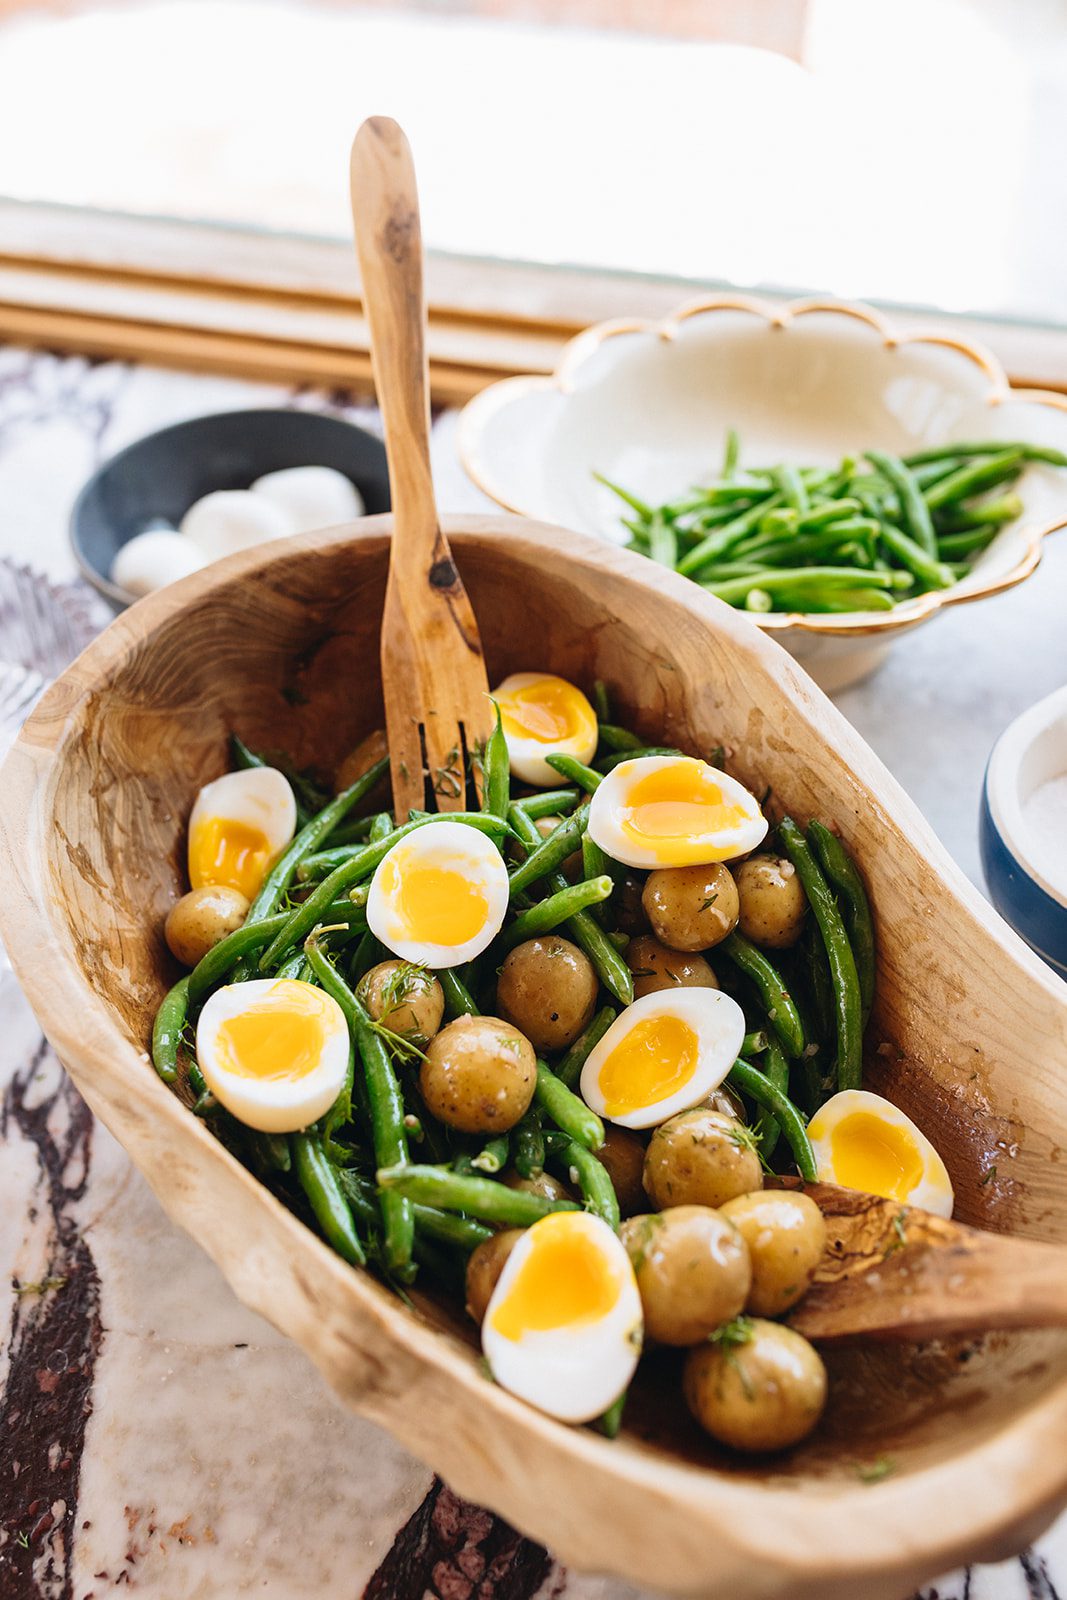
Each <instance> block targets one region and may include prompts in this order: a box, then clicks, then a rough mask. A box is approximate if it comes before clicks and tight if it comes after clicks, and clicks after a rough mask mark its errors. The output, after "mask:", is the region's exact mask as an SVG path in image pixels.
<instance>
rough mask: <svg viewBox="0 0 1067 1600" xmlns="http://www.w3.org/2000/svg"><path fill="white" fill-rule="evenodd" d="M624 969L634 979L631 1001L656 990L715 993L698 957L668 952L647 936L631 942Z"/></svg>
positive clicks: (715, 980) (716, 984)
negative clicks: (626, 968)
mask: <svg viewBox="0 0 1067 1600" xmlns="http://www.w3.org/2000/svg"><path fill="white" fill-rule="evenodd" d="M626 965H627V966H628V967H629V969H630V971H631V972H632V973H633V975H634V999H635V1000H640V998H641V996H642V995H643V994H654V993H655V992H656V991H657V990H659V989H717V988H718V987H719V980H718V978H716V976H715V974H714V972H712V970H711V968H710V967H709V966H708V963H707V962H706V961H705V960H704V957H703V956H701V955H696V954H694V953H693V952H691V951H685V950H668V948H667V946H666V945H665V944H660V942H659V940H658V939H656V938H654V937H653V935H652V934H651V933H642V934H639V935H638V936H637V938H636V939H631V940H630V943H629V944H628V945H627V947H626Z"/></svg>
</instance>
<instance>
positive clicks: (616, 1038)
mask: <svg viewBox="0 0 1067 1600" xmlns="http://www.w3.org/2000/svg"><path fill="white" fill-rule="evenodd" d="M653 1017H677V1018H678V1019H679V1020H680V1021H681V1022H684V1023H686V1024H687V1025H688V1026H689V1027H690V1028H691V1029H692V1030H693V1032H694V1033H695V1034H696V1041H697V1042H696V1054H697V1060H696V1067H695V1070H694V1071H693V1073H692V1076H691V1077H690V1078H689V1079H688V1081H687V1082H686V1083H685V1084H683V1085H682V1087H681V1088H679V1089H677V1090H676V1091H675V1092H674V1093H673V1094H670V1095H667V1096H665V1097H664V1098H663V1099H660V1100H655V1101H651V1102H649V1103H648V1104H647V1105H640V1106H636V1107H635V1108H634V1109H633V1110H629V1111H621V1112H615V1113H613V1112H610V1111H609V1110H608V1100H607V1098H606V1096H605V1094H604V1091H603V1089H602V1087H601V1082H600V1075H601V1072H602V1070H603V1068H604V1066H605V1065H606V1063H607V1062H608V1060H609V1058H610V1057H611V1055H612V1054H613V1052H614V1051H615V1050H616V1049H617V1048H618V1047H619V1046H620V1045H621V1044H622V1043H623V1042H624V1040H625V1039H626V1037H627V1036H628V1034H630V1033H631V1032H632V1030H633V1029H634V1028H635V1027H636V1026H637V1025H638V1024H639V1023H642V1022H644V1021H646V1020H647V1019H649V1018H653ZM744 1037H745V1014H744V1012H743V1011H742V1010H741V1007H740V1006H739V1005H738V1003H737V1001H736V1000H734V999H732V998H731V997H730V995H728V994H724V993H723V991H722V990H721V989H695V988H694V989H668V990H662V989H661V990H656V991H654V992H653V993H652V994H646V995H642V996H641V998H640V999H639V1000H635V1001H634V1002H633V1004H632V1005H629V1006H627V1007H626V1010H625V1011H623V1012H622V1013H621V1015H620V1016H618V1017H616V1018H615V1021H614V1022H613V1023H612V1024H611V1027H610V1028H609V1029H608V1031H607V1033H606V1034H605V1035H604V1037H603V1038H602V1039H601V1040H600V1042H599V1043H598V1044H596V1045H595V1046H594V1047H593V1049H592V1050H591V1051H590V1053H589V1055H588V1057H587V1059H586V1063H585V1066H584V1067H583V1068H582V1076H581V1093H582V1099H583V1100H584V1101H585V1103H586V1105H588V1106H590V1107H591V1108H592V1109H593V1110H594V1111H595V1112H596V1113H597V1114H598V1116H601V1117H607V1118H608V1120H609V1121H611V1122H617V1123H618V1124H619V1126H620V1127H623V1128H655V1127H658V1126H659V1124H660V1123H661V1122H666V1121H667V1118H668V1117H673V1116H676V1115H677V1113H678V1112H679V1111H688V1110H689V1109H690V1108H691V1107H692V1106H695V1105H699V1104H700V1102H701V1101H702V1100H704V1099H705V1098H706V1097H707V1096H708V1095H709V1094H711V1092H712V1090H713V1089H717V1088H718V1087H719V1085H720V1083H722V1081H723V1079H724V1078H725V1077H726V1074H727V1073H728V1072H729V1070H730V1068H731V1067H732V1066H733V1064H734V1062H735V1061H736V1060H737V1058H738V1055H739V1054H740V1051H741V1043H742V1040H743V1039H744Z"/></svg>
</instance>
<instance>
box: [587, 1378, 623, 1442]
mask: <svg viewBox="0 0 1067 1600" xmlns="http://www.w3.org/2000/svg"><path fill="white" fill-rule="evenodd" d="M625 1406H626V1390H625V1389H624V1390H623V1392H622V1394H620V1396H619V1398H618V1399H617V1400H615V1401H613V1402H612V1404H611V1405H610V1406H609V1407H608V1409H607V1410H606V1411H605V1412H604V1415H603V1416H602V1417H598V1418H597V1419H596V1422H595V1423H594V1424H593V1426H594V1427H595V1428H597V1429H598V1430H599V1432H600V1433H602V1434H603V1435H604V1437H605V1439H617V1438H618V1437H619V1429H620V1428H621V1427H622V1414H623V1411H624V1409H625Z"/></svg>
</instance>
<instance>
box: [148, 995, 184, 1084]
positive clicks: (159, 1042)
mask: <svg viewBox="0 0 1067 1600" xmlns="http://www.w3.org/2000/svg"><path fill="white" fill-rule="evenodd" d="M188 1015H189V978H188V975H186V976H185V977H184V978H179V979H178V981H177V983H176V984H175V985H174V987H173V989H168V990H167V993H166V994H165V995H164V996H163V1000H162V1003H161V1004H160V1007H159V1010H158V1011H157V1012H156V1019H155V1021H154V1022H153V1024H152V1065H153V1066H154V1067H155V1069H156V1071H157V1072H158V1073H159V1076H160V1077H161V1078H162V1079H163V1082H164V1083H176V1082H177V1081H178V1051H179V1050H180V1048H181V1042H182V1033H183V1031H184V1029H185V1020H186V1018H187V1017H188Z"/></svg>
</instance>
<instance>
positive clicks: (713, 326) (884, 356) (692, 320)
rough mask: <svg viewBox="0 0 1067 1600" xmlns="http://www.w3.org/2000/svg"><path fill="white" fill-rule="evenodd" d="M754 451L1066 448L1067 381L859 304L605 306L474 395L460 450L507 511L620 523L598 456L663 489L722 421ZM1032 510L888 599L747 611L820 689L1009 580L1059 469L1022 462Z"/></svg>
mask: <svg viewBox="0 0 1067 1600" xmlns="http://www.w3.org/2000/svg"><path fill="white" fill-rule="evenodd" d="M730 427H735V428H736V429H737V430H738V432H739V434H740V436H741V445H742V459H743V460H744V461H747V462H750V463H752V464H766V463H768V462H773V461H779V460H782V461H790V460H792V461H807V462H825V463H827V464H833V463H834V462H836V461H838V460H839V459H840V458H841V457H842V456H843V455H846V454H860V453H862V451H863V450H865V449H870V448H872V447H874V448H880V449H885V450H891V451H895V452H898V453H900V454H907V453H908V452H909V451H912V450H920V449H924V448H926V447H928V446H931V445H938V444H943V443H947V442H948V441H950V440H952V439H983V438H991V439H1011V438H1023V439H1027V440H1030V441H1031V442H1033V443H1040V444H1048V445H1053V446H1055V447H1056V448H1057V449H1061V450H1065V451H1067V397H1065V396H1063V395H1058V394H1052V393H1049V392H1046V391H1044V390H1036V389H1030V390H1021V389H1012V388H1011V386H1010V384H1009V383H1008V379H1007V377H1006V375H1005V373H1004V371H1003V369H1002V367H1001V366H1000V364H999V362H998V361H997V360H996V359H995V357H994V356H992V355H991V354H990V353H989V352H988V351H987V350H984V349H982V348H980V347H979V346H977V345H971V344H965V343H964V342H962V341H961V340H958V339H956V338H955V337H953V336H952V334H951V333H950V332H947V331H946V332H945V333H940V334H930V333H921V334H909V333H908V332H906V331H904V330H898V329H895V328H894V327H892V326H891V324H890V323H889V322H888V321H887V320H886V319H885V318H884V317H882V316H881V315H880V314H879V313H877V312H875V311H873V310H871V309H870V307H867V306H862V305H855V304H849V303H846V302H843V301H826V300H797V301H792V302H790V303H789V304H776V303H774V302H771V301H767V300H759V299H755V298H753V297H750V296H739V295H721V296H717V297H715V298H713V299H707V300H702V301H700V302H698V303H697V304H694V305H690V306H687V307H684V308H683V309H682V310H680V311H679V312H678V313H677V314H676V315H674V316H673V317H670V318H668V319H667V320H666V321H664V322H658V323H656V322H642V321H618V322H604V323H600V324H598V325H597V326H596V327H594V328H589V329H587V330H586V331H585V332H584V333H581V334H579V335H578V337H577V338H576V339H573V340H572V341H571V343H570V344H569V345H568V346H567V348H566V350H565V352H564V355H563V358H562V360H561V362H560V365H559V366H558V368H557V369H556V371H555V373H554V374H553V375H552V376H551V377H520V378H506V379H504V380H503V381H502V382H500V383H496V384H493V385H492V387H491V388H488V389H485V390H483V391H482V393H481V394H479V395H477V396H476V397H475V398H474V399H473V400H472V401H470V403H469V404H468V405H467V407H466V409H465V411H464V413H463V417H462V420H461V425H460V436H459V447H460V455H461V457H462V460H463V464H464V466H465V468H466V470H467V472H468V474H469V475H470V477H471V478H472V479H473V480H474V482H475V483H476V484H477V485H478V486H479V487H480V488H481V489H483V490H484V491H485V492H486V493H487V494H489V495H491V496H492V498H493V499H494V500H496V501H498V502H499V504H500V505H502V506H504V507H506V508H507V509H508V510H510V511H517V512H519V513H520V514H522V515H524V516H528V517H536V518H539V519H543V520H545V521H548V522H555V523H559V524H560V525H562V526H563V527H568V528H576V529H580V530H581V531H583V532H586V533H595V534H599V535H600V536H601V537H603V538H607V539H612V540H615V541H617V542H618V541H621V540H624V539H625V537H626V534H625V531H624V530H623V529H622V527H621V524H620V522H619V503H618V501H617V499H616V497H615V496H614V495H613V494H612V493H611V492H610V490H608V489H605V488H604V487H603V486H602V485H601V484H599V483H597V482H596V480H595V478H594V476H593V473H594V472H595V471H596V472H601V473H603V474H604V475H605V476H606V477H608V478H611V479H613V480H614V481H615V482H617V483H621V484H624V485H625V486H626V487H627V488H629V489H632V490H633V491H634V492H635V493H636V494H638V495H640V496H641V497H642V498H644V499H649V500H652V501H653V502H655V501H660V500H664V499H666V498H668V497H670V496H672V495H677V494H680V493H682V492H683V491H684V490H685V489H686V488H688V487H689V486H690V485H691V484H693V483H694V482H697V481H699V480H700V478H701V477H702V476H706V475H708V474H709V473H713V472H715V471H716V470H717V466H718V463H719V461H720V460H721V457H722V448H723V442H724V439H725V436H726V432H727V430H728V429H729V428H730ZM1019 490H1020V493H1021V494H1022V496H1023V500H1024V503H1025V507H1026V510H1025V513H1024V515H1023V517H1022V518H1020V520H1019V521H1018V522H1017V523H1015V524H1014V525H1012V526H1011V527H1008V528H1005V529H1004V530H1003V531H1002V532H1001V533H1000V534H999V535H998V536H997V538H996V539H994V540H993V542H992V544H991V545H990V547H989V548H988V550H986V551H985V553H984V554H983V555H982V557H981V558H980V559H979V561H978V562H977V563H976V564H975V566H974V568H973V570H972V571H971V572H970V573H969V574H968V575H967V577H966V578H964V579H962V580H961V581H960V582H959V583H957V584H955V585H954V586H953V587H952V588H950V589H946V590H944V591H943V592H941V593H939V594H927V595H922V596H920V597H919V598H918V599H915V600H910V601H906V602H905V603H904V604H902V605H900V606H898V607H896V609H895V610H894V611H892V612H888V613H887V612H880V613H877V614H876V615H871V614H870V613H857V614H855V615H850V616H818V615H814V614H811V613H808V614H797V613H784V612H772V613H770V614H768V615H764V616H755V617H754V620H755V621H756V622H757V623H758V625H759V626H760V627H761V628H764V629H767V630H768V631H770V632H773V633H774V634H775V636H776V638H777V639H778V640H779V642H780V643H782V644H784V645H785V646H786V647H787V648H788V649H789V650H790V651H791V652H792V654H793V655H794V656H796V657H797V659H798V660H800V661H801V662H803V664H804V666H805V667H807V669H808V671H809V672H811V674H812V675H813V677H814V678H815V679H816V680H817V682H818V683H819V684H820V685H821V686H822V687H823V688H824V689H827V690H830V691H833V690H836V689H841V688H844V687H845V686H846V685H847V684H849V683H853V682H856V681H858V680H859V679H860V678H862V677H865V676H866V675H867V674H868V673H869V672H871V671H873V670H874V668H875V667H876V666H878V665H879V663H880V662H881V660H882V659H883V657H884V655H885V653H886V651H887V650H888V648H889V646H890V644H891V643H892V642H893V640H894V639H895V638H897V636H898V635H900V634H901V633H904V632H906V631H907V630H909V629H911V628H914V627H916V626H917V625H918V624H919V623H920V622H925V621H928V620H929V619H930V618H932V617H934V616H935V615H936V614H937V612H938V611H939V610H941V609H942V608H943V607H945V606H948V605H958V604H961V603H962V602H964V601H972V600H979V599H982V598H984V597H986V596H988V595H992V594H998V593H1000V592H1001V591H1002V590H1004V589H1007V588H1010V587H1012V585H1014V584H1016V583H1020V582H1022V580H1023V579H1024V578H1026V577H1029V575H1030V574H1031V573H1032V572H1033V571H1034V569H1035V568H1036V567H1037V565H1038V563H1039V561H1040V559H1041V541H1042V539H1043V538H1044V537H1045V535H1046V534H1048V533H1051V532H1053V531H1054V530H1055V529H1057V528H1059V527H1062V526H1064V525H1065V524H1067V470H1064V469H1057V468H1054V467H1047V466H1043V465H1038V464H1033V465H1031V466H1030V467H1028V469H1027V471H1026V473H1025V474H1024V476H1023V478H1022V480H1021V483H1020V486H1019Z"/></svg>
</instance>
